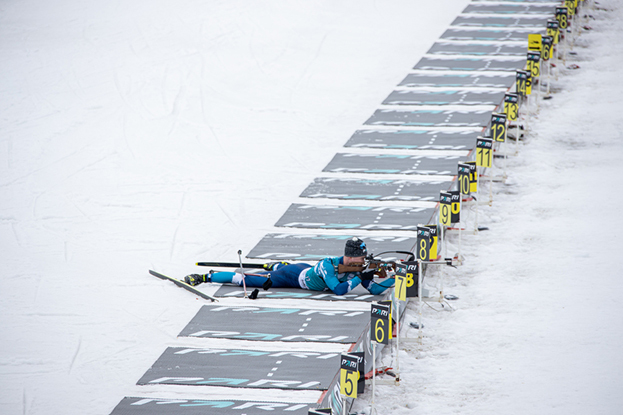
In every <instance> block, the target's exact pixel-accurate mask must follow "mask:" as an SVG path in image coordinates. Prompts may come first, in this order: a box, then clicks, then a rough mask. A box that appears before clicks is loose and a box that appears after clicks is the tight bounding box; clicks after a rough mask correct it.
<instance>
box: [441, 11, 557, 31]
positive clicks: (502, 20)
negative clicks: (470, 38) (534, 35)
mask: <svg viewBox="0 0 623 415" xmlns="http://www.w3.org/2000/svg"><path fill="white" fill-rule="evenodd" d="M552 11H555V9H554V10H552ZM553 15H554V14H553V13H552V15H551V16H534V17H516V16H515V17H514V16H503V15H502V16H499V17H498V16H495V17H488V16H479V15H478V14H472V15H462V16H458V17H457V18H456V19H454V21H453V22H452V23H451V24H450V25H451V26H471V27H537V28H538V27H547V21H548V20H550V19H552V18H553Z"/></svg>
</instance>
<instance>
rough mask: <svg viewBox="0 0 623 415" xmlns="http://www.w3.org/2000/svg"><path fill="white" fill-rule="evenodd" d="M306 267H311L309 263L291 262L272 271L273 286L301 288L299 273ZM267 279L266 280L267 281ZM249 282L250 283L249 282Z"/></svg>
mask: <svg viewBox="0 0 623 415" xmlns="http://www.w3.org/2000/svg"><path fill="white" fill-rule="evenodd" d="M306 268H311V265H309V264H290V265H286V266H283V267H280V268H279V269H277V271H271V272H270V273H269V274H270V280H271V282H272V288H301V285H300V284H299V275H300V274H301V271H303V270H304V269H306ZM265 281H266V280H264V282H265ZM247 284H248V283H247Z"/></svg>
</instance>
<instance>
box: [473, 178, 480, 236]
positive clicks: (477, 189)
mask: <svg viewBox="0 0 623 415" xmlns="http://www.w3.org/2000/svg"><path fill="white" fill-rule="evenodd" d="M476 196H477V197H476V216H475V219H474V222H475V223H474V226H475V229H474V232H475V233H478V205H479V204H480V173H479V172H478V166H476Z"/></svg>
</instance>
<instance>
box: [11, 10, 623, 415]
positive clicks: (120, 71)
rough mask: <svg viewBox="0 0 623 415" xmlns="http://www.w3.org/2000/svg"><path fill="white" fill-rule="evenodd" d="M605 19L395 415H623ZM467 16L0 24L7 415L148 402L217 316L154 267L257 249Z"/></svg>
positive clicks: (456, 276)
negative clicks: (202, 323)
mask: <svg viewBox="0 0 623 415" xmlns="http://www.w3.org/2000/svg"><path fill="white" fill-rule="evenodd" d="M600 3H601V4H600V7H603V8H607V9H610V10H612V11H611V12H605V11H603V10H597V11H594V12H593V13H592V14H594V15H595V16H596V18H597V20H595V21H591V22H590V23H589V24H591V25H592V26H593V27H594V28H595V30H594V31H592V32H585V33H582V36H581V37H580V39H579V41H578V45H577V47H576V50H577V52H578V55H577V56H575V57H570V59H569V62H577V63H578V64H579V65H580V66H581V68H580V69H579V70H578V71H564V72H565V74H564V76H563V77H562V78H560V79H559V81H558V82H557V83H554V85H553V86H554V87H555V88H553V89H554V90H555V91H556V94H555V95H554V99H552V100H551V101H544V102H543V103H542V108H541V112H540V113H539V115H538V116H537V118H536V119H534V120H531V127H532V129H533V131H534V133H533V135H532V136H531V138H530V141H529V142H528V143H526V145H525V146H523V147H522V148H521V151H520V153H519V155H518V156H517V157H514V158H511V159H510V160H509V164H508V172H509V177H510V179H509V182H508V184H507V185H501V184H496V185H494V194H495V196H494V202H493V205H492V206H491V207H481V209H480V211H479V213H478V214H479V218H480V219H479V220H480V221H481V224H484V225H486V226H489V228H490V229H491V230H490V231H488V232H483V233H481V234H479V235H477V236H467V235H464V236H463V241H462V253H463V255H464V256H465V257H466V259H467V261H466V264H465V265H464V266H463V267H461V268H459V269H457V270H446V273H444V287H445V292H447V293H451V294H455V295H457V296H459V297H460V300H458V301H457V302H453V303H452V304H453V305H454V306H455V307H456V308H457V311H455V312H453V313H449V312H446V311H440V312H437V311H433V310H432V309H431V308H425V316H424V322H425V325H426V327H425V329H424V333H425V338H424V345H423V346H422V348H421V350H420V349H418V347H417V345H413V344H410V345H406V346H405V347H404V349H403V350H402V351H401V352H400V357H401V362H400V365H401V366H400V367H401V375H402V378H403V379H404V381H403V382H402V383H403V385H402V386H400V387H398V388H393V387H387V386H383V387H380V388H379V394H378V396H377V398H376V402H377V405H378V406H379V407H382V408H383V411H382V412H383V413H391V414H403V413H404V414H407V413H409V414H411V413H414V412H416V413H436V414H443V413H466V414H469V413H500V412H502V413H547V414H552V413H554V414H556V413H561V414H562V413H565V414H575V413H577V414H580V413H592V414H602V413H603V414H611V413H617V412H620V408H621V407H622V406H623V405H622V404H623V401H622V397H621V394H620V390H621V388H622V387H623V381H622V378H621V377H622V375H621V373H623V367H622V366H623V363H622V360H621V358H620V356H619V354H620V345H621V344H622V343H623V338H622V337H623V336H622V328H623V325H622V324H621V323H623V322H622V321H621V317H620V316H621V315H622V313H621V311H622V308H623V307H622V304H621V300H620V298H619V292H620V291H621V288H623V287H622V285H623V284H622V283H621V278H620V276H621V275H623V272H621V271H623V270H622V269H621V266H620V265H619V264H618V263H617V262H616V258H618V253H619V251H620V248H621V245H622V244H621V236H620V235H621V230H622V228H623V227H622V226H621V219H620V217H619V216H618V212H617V211H616V206H618V205H619V204H620V202H621V200H620V199H621V195H620V192H618V189H619V188H620V184H618V181H616V182H615V180H617V179H616V178H617V177H618V176H619V175H618V169H617V167H618V164H619V161H620V160H621V155H622V154H621V153H622V151H621V133H620V131H621V127H622V125H621V124H622V123H621V121H620V116H619V114H618V110H619V109H620V108H621V107H622V106H621V97H622V96H623V91H622V90H621V81H620V79H619V78H620V75H619V74H618V73H617V70H619V68H620V65H621V64H620V60H621V56H623V51H622V50H621V47H622V46H621V45H622V44H623V42H621V39H622V38H623V35H622V33H621V29H620V27H618V26H617V24H618V22H620V21H621V20H622V17H623V16H622V10H621V7H620V5H619V4H618V3H617V2H615V1H614V0H607V1H602V2H600ZM467 4H468V2H467V1H465V0H445V1H440V2H433V3H413V2H407V1H398V2H392V3H384V4H382V7H381V5H380V4H378V3H377V2H360V1H347V2H340V3H339V4H329V3H327V4H311V3H310V4H307V3H305V4H302V3H290V2H286V1H274V2H269V3H268V4H262V5H259V4H256V3H254V2H249V1H243V0H237V1H233V2H226V3H223V4H213V3H212V2H211V3H209V4H197V3H195V2H185V1H182V2H181V3H180V2H176V3H175V5H173V4H170V3H168V2H164V1H161V0H157V1H152V2H143V1H139V2H131V3H128V4H125V3H123V4H122V3H115V4H112V3H106V2H104V3H102V2H95V1H83V2H75V1H71V0H63V1H60V2H54V5H52V4H50V5H48V4H47V3H46V4H40V3H35V2H33V1H32V0H27V1H22V2H11V3H9V4H5V5H3V6H1V7H0V8H1V10H2V13H0V38H2V39H3V42H2V45H1V46H0V66H1V67H2V73H3V76H2V78H1V79H0V96H2V98H1V99H0V113H2V117H0V158H2V159H3V160H2V162H1V163H0V166H1V167H0V192H2V200H3V202H2V204H0V229H1V231H0V238H1V239H0V241H1V244H2V254H0V255H1V257H0V267H1V268H0V269H1V271H2V272H1V274H0V333H1V336H2V337H1V340H2V341H0V408H2V410H1V412H2V413H3V414H10V415H12V414H35V415H36V414H55V413H59V414H60V413H62V414H73V413H76V414H78V413H80V414H101V413H110V412H111V411H112V409H113V408H114V407H115V406H116V405H117V403H118V402H119V401H120V400H121V399H122V398H123V397H124V396H129V395H132V394H137V393H141V389H140V388H138V387H136V386H135V383H136V381H137V380H138V379H139V378H140V377H141V376H142V374H143V373H144V372H145V371H146V370H147V369H148V368H149V367H150V366H151V364H153V362H154V361H155V360H156V359H157V358H158V356H160V354H161V353H162V351H163V350H164V349H165V347H166V346H167V345H171V344H177V343H176V342H177V334H178V333H179V332H180V330H181V329H182V328H183V327H184V326H185V325H186V324H187V323H188V321H190V319H191V318H192V317H193V316H194V315H195V313H196V312H197V310H198V309H199V308H200V306H201V305H202V304H203V302H201V301H197V300H195V299H194V298H193V297H192V296H188V295H187V294H188V293H186V292H184V291H183V290H178V289H175V288H173V287H172V286H171V284H169V283H167V282H165V281H162V282H161V281H157V280H154V278H153V277H151V276H149V275H148V274H147V270H148V269H149V268H153V269H158V270H161V271H162V272H165V273H169V274H171V275H179V276H181V275H185V274H188V273H191V272H197V268H196V267H194V266H193V264H194V263H195V262H196V261H199V260H213V259H219V260H224V261H237V256H236V252H237V251H238V249H242V250H243V252H249V250H250V249H251V248H252V247H253V246H254V245H255V243H256V242H257V241H259V240H260V238H261V237H262V236H263V235H264V234H265V233H267V232H268V231H270V230H271V229H272V225H273V224H274V223H275V222H276V220H277V219H278V218H279V217H280V216H281V214H282V213H283V212H284V211H285V210H286V208H287V207H288V206H289V204H290V203H291V202H292V201H294V200H295V199H296V198H297V197H298V195H299V194H300V192H301V190H303V189H304V187H305V186H306V185H307V184H308V183H309V182H310V181H311V180H312V179H313V178H314V177H317V176H318V175H320V172H321V170H322V168H323V167H324V166H325V165H326V163H327V162H328V161H329V160H330V159H331V157H332V156H333V155H334V154H335V153H337V152H339V151H343V148H342V145H343V144H344V143H345V142H346V141H347V139H348V137H350V135H351V134H352V133H353V132H354V131H355V129H357V128H359V127H360V126H361V125H362V123H363V122H364V121H365V120H366V119H367V118H368V117H369V116H370V115H371V114H372V113H373V111H374V110H375V109H376V108H378V106H379V105H380V103H381V102H382V100H383V99H384V98H385V97H386V96H387V94H388V93H389V92H391V91H392V89H393V88H394V87H395V86H396V85H397V84H398V83H399V82H400V81H401V80H402V79H403V78H404V76H405V75H406V74H407V73H408V72H409V71H410V69H411V68H412V67H413V65H414V64H415V63H416V62H417V60H418V59H419V58H420V57H421V56H423V55H424V53H425V52H426V51H427V50H428V48H429V47H430V46H431V45H432V43H433V42H434V41H435V40H437V39H438V38H439V36H440V35H441V34H442V33H443V32H444V31H445V30H446V28H447V26H448V25H449V24H450V22H451V21H452V20H453V19H454V17H455V16H457V15H458V13H459V12H460V11H461V10H463V8H464V7H465V6H466V5H467ZM453 241H454V242H455V243H456V239H454V240H453ZM435 282H437V283H438V284H439V276H433V277H432V278H430V280H429V282H428V283H429V284H434V283H435ZM229 301H232V302H235V301H236V300H229ZM263 304H266V305H269V303H263ZM285 304H287V305H289V306H291V307H295V306H297V303H296V302H285ZM314 306H316V307H321V305H317V304H314ZM433 306H435V305H434V304H433ZM437 307H438V305H437ZM414 319H415V308H414V303H411V304H410V305H409V310H408V314H407V316H406V321H407V322H409V321H414ZM403 335H405V336H410V337H413V336H415V335H416V333H415V331H414V330H413V329H408V328H406V327H405V329H404V332H403ZM287 347H292V346H291V345H288V346H287ZM392 358H393V356H392V355H391V353H386V354H384V355H383V356H382V361H383V363H384V364H388V365H392V364H393V361H392ZM224 389H227V388H221V389H219V393H222V394H223V396H226V394H227V393H230V394H231V392H232V391H231V390H230V389H228V390H224ZM184 391H185V389H184V388H181V387H180V388H176V387H172V388H167V389H166V391H164V392H163V393H166V394H168V395H167V396H170V397H175V396H184V393H187V392H184ZM200 393H205V392H203V390H202V392H200ZM249 393H251V392H249ZM281 393H282V395H283V399H285V400H288V399H289V398H291V396H290V395H289V393H288V392H287V391H286V392H281ZM260 395H261V392H260ZM162 396H163V397H164V395H162ZM229 396H230V397H231V395H229ZM368 398H369V393H368V394H367V395H366V396H364V397H363V399H360V400H359V401H358V402H357V406H358V407H357V409H360V410H362V411H364V412H365V411H367V401H366V399H368ZM309 399H311V400H314V399H315V395H313V394H310V395H309Z"/></svg>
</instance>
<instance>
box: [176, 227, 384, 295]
mask: <svg viewBox="0 0 623 415" xmlns="http://www.w3.org/2000/svg"><path fill="white" fill-rule="evenodd" d="M367 255H368V249H367V248H366V244H365V242H364V241H362V240H361V239H359V238H356V237H355V238H352V239H349V240H348V241H346V246H345V247H344V256H341V257H327V258H324V259H322V260H321V261H319V262H318V263H317V264H316V265H314V266H312V265H309V264H303V263H301V264H288V263H283V262H277V263H275V264H273V265H272V267H271V268H270V271H258V272H256V273H255V274H251V275H246V274H245V275H244V284H245V285H246V286H247V287H263V288H264V289H268V288H270V287H273V288H302V289H304V290H312V291H326V290H330V291H333V293H334V294H336V295H344V294H346V293H348V292H349V291H352V290H353V289H354V288H355V287H357V286H358V285H359V284H361V285H363V287H364V288H365V289H367V290H368V291H369V292H370V294H374V295H379V294H382V293H383V292H384V291H385V290H387V289H388V288H390V287H392V286H393V285H394V278H391V277H390V278H388V279H386V280H383V281H382V282H379V283H376V282H374V281H372V279H373V278H374V274H375V272H376V270H374V269H369V268H366V269H363V270H362V271H357V272H343V273H339V272H338V271H339V265H346V266H362V265H364V260H365V258H366V256H367ZM184 281H185V282H186V283H188V284H190V285H199V284H201V283H204V282H215V283H221V284H223V283H233V284H237V285H239V286H243V275H242V274H241V273H236V272H228V271H225V272H210V273H209V274H191V275H188V276H186V277H185V278H184Z"/></svg>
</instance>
